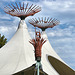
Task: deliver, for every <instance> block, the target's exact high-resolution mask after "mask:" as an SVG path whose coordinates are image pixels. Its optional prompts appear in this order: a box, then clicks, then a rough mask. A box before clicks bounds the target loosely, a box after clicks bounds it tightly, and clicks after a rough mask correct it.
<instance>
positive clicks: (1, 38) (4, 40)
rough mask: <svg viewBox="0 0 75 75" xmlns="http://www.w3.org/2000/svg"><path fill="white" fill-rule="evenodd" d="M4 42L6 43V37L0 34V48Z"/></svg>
mask: <svg viewBox="0 0 75 75" xmlns="http://www.w3.org/2000/svg"><path fill="white" fill-rule="evenodd" d="M6 43H7V39H6V38H5V36H4V35H3V36H1V34H0V48H1V47H2V46H4V45H5V44H6Z"/></svg>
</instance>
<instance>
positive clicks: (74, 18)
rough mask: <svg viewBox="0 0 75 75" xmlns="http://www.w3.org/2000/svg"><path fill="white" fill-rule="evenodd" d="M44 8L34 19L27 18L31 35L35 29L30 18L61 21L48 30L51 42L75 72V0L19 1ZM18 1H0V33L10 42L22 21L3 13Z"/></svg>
mask: <svg viewBox="0 0 75 75" xmlns="http://www.w3.org/2000/svg"><path fill="white" fill-rule="evenodd" d="M19 1H21V2H25V3H27V2H29V3H30V4H32V3H33V4H37V5H39V6H41V7H42V11H41V12H39V13H37V14H35V15H34V16H33V17H27V18H26V23H27V25H28V29H29V32H30V34H33V31H34V28H33V26H31V25H30V24H29V23H28V19H29V18H34V17H38V16H39V17H42V16H43V17H45V16H46V17H50V18H51V17H52V18H56V19H58V20H60V24H59V25H58V26H56V27H54V28H52V29H47V30H46V33H47V35H48V38H49V41H50V43H51V45H52V47H53V48H54V50H55V51H56V52H57V53H58V55H59V56H60V57H61V58H62V59H63V60H64V61H65V62H66V63H67V64H68V65H69V66H70V67H71V68H72V69H74V70H75V50H74V49H75V0H53V1H52V0H19ZM14 2H18V0H10V1H9V0H0V33H1V34H2V35H5V36H6V38H7V39H8V40H10V39H11V37H12V36H13V35H14V33H15V32H16V29H17V27H18V24H19V21H20V19H19V18H17V17H12V16H10V15H8V14H6V13H5V12H4V11H3V8H4V7H5V6H6V5H8V4H10V3H14Z"/></svg>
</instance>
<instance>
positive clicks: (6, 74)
mask: <svg viewBox="0 0 75 75" xmlns="http://www.w3.org/2000/svg"><path fill="white" fill-rule="evenodd" d="M42 37H45V38H47V35H46V34H45V32H42ZM30 39H31V37H30V35H29V33H28V29H27V25H26V24H25V21H24V20H21V21H20V24H19V28H18V30H17V31H16V33H15V35H14V36H13V37H12V39H11V40H10V41H9V42H8V43H7V44H6V45H5V46H3V47H2V48H1V49H0V75H12V74H14V73H16V72H19V71H21V70H23V69H26V68H28V67H30V66H31V65H33V64H34V63H35V57H34V51H33V50H34V47H33V46H32V45H31V44H30V43H29V40H30ZM48 55H50V56H53V57H55V58H57V59H58V60H60V61H62V60H61V59H60V57H59V56H58V55H57V54H56V53H55V51H54V50H53V49H52V47H51V45H50V43H49V41H48V40H47V42H46V43H45V44H44V45H43V48H42V60H41V63H42V67H43V70H44V72H46V73H47V74H48V75H60V74H59V73H58V72H57V71H56V70H55V69H54V68H53V67H52V65H51V64H50V62H49V60H48ZM62 62H63V61H62ZM63 63H64V62H63Z"/></svg>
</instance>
